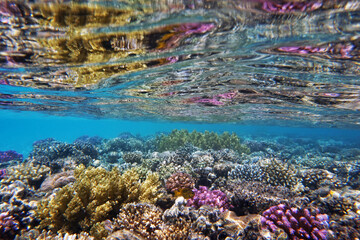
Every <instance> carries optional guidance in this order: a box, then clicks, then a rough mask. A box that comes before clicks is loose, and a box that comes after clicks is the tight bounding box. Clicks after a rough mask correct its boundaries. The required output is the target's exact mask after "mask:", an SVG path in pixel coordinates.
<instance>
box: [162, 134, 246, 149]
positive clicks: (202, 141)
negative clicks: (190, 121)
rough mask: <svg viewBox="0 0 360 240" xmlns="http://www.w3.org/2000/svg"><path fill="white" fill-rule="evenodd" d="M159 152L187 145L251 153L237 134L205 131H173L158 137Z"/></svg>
mask: <svg viewBox="0 0 360 240" xmlns="http://www.w3.org/2000/svg"><path fill="white" fill-rule="evenodd" d="M156 142H157V149H158V151H160V152H162V151H166V150H176V149H178V148H180V147H184V146H185V145H186V144H187V143H190V144H192V145H194V146H195V147H199V148H201V149H204V150H206V149H214V150H220V149H223V148H229V149H233V150H235V151H237V152H239V153H243V152H244V153H249V152H250V150H249V148H248V147H247V146H246V145H243V144H241V143H240V138H239V137H238V136H237V135H236V134H235V133H232V134H231V135H230V133H228V132H224V133H222V134H217V133H215V132H209V131H205V132H204V133H200V132H197V131H195V130H194V131H192V132H191V133H189V132H188V131H187V130H173V131H172V132H171V133H170V134H169V135H161V136H157V140H156Z"/></svg>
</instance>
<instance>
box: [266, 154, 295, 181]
mask: <svg viewBox="0 0 360 240" xmlns="http://www.w3.org/2000/svg"><path fill="white" fill-rule="evenodd" d="M261 167H262V168H263V172H264V177H263V180H264V181H265V182H267V183H269V184H271V185H273V186H284V187H288V188H293V187H295V185H296V184H297V183H298V182H299V179H298V178H297V176H296V170H295V168H294V166H293V165H289V164H286V163H283V162H281V161H279V160H276V159H266V160H263V161H262V162H261Z"/></svg>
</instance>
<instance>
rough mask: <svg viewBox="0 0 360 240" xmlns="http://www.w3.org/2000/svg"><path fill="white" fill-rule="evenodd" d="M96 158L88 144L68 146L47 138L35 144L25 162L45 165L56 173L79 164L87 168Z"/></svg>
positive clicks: (94, 149)
mask: <svg viewBox="0 0 360 240" xmlns="http://www.w3.org/2000/svg"><path fill="white" fill-rule="evenodd" d="M97 156H98V151H97V150H96V148H95V147H94V146H93V145H92V144H90V143H87V142H81V141H80V142H76V143H73V144H68V143H63V142H59V141H56V140H55V139H52V138H49V139H44V140H41V141H37V142H35V143H34V144H33V150H32V151H31V152H30V154H29V158H28V159H27V160H28V161H30V162H32V163H33V164H35V165H46V166H48V167H50V169H51V171H52V172H53V173H57V172H60V171H62V170H69V169H73V168H75V167H76V166H77V165H79V164H84V165H85V166H87V165H89V163H90V161H91V160H93V159H96V158H97Z"/></svg>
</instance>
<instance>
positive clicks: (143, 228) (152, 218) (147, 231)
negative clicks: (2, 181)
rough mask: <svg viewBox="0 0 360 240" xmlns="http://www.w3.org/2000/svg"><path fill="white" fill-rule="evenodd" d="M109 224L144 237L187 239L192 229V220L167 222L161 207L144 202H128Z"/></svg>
mask: <svg viewBox="0 0 360 240" xmlns="http://www.w3.org/2000/svg"><path fill="white" fill-rule="evenodd" d="M107 224H108V225H111V228H112V229H113V230H114V231H117V230H120V231H124V230H125V231H126V230H129V231H130V232H132V233H135V235H136V236H137V237H142V238H143V239H161V240H173V239H187V236H188V234H189V231H190V222H186V221H182V222H181V223H174V224H166V223H165V222H164V221H163V220H162V210H161V209H159V208H157V207H156V206H155V205H152V204H144V203H138V204H133V203H131V204H126V205H125V206H123V207H122V208H121V210H120V213H119V215H118V217H117V218H116V219H115V220H114V222H112V223H107ZM119 234H120V233H119V232H115V235H119ZM123 234H124V232H121V235H123ZM111 237H112V235H110V236H109V238H108V239H113V238H111ZM121 239H123V238H121Z"/></svg>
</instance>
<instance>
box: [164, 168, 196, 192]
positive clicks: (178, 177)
mask: <svg viewBox="0 0 360 240" xmlns="http://www.w3.org/2000/svg"><path fill="white" fill-rule="evenodd" d="M194 187H195V181H194V179H193V178H192V177H191V176H190V175H189V174H187V173H183V172H178V173H174V174H173V175H171V176H170V177H169V178H168V179H167V181H166V189H167V190H168V191H170V192H175V191H178V190H180V189H184V188H189V189H193V188H194Z"/></svg>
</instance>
